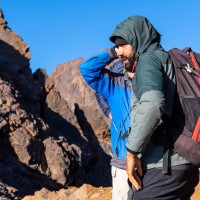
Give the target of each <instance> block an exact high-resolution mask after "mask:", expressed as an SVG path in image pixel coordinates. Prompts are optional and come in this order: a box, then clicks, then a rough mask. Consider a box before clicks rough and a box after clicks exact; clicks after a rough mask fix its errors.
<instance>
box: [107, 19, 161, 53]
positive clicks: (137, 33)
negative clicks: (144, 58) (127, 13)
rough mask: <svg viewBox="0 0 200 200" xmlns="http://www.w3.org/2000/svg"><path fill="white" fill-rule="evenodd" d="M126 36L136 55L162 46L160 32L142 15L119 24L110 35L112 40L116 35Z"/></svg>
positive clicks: (112, 40)
mask: <svg viewBox="0 0 200 200" xmlns="http://www.w3.org/2000/svg"><path fill="white" fill-rule="evenodd" d="M116 36H119V37H122V38H124V39H125V40H126V41H127V42H128V43H129V44H130V45H131V46H132V48H133V50H134V52H135V54H136V55H141V54H142V53H144V52H146V51H147V49H149V48H150V49H152V50H153V49H154V48H156V47H160V36H161V35H160V34H159V33H158V31H157V30H156V29H155V28H154V27H153V25H152V24H151V23H150V22H149V20H148V19H147V18H145V17H142V16H131V17H128V18H127V19H125V20H124V21H122V22H121V23H120V24H118V25H117V27H116V29H115V30H114V32H113V34H112V35H111V36H110V40H111V42H114V41H115V37H116Z"/></svg>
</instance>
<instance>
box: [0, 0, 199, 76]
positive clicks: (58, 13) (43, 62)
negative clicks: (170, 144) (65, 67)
mask: <svg viewBox="0 0 200 200" xmlns="http://www.w3.org/2000/svg"><path fill="white" fill-rule="evenodd" d="M0 8H1V9H2V10H3V13H4V18H5V20H6V21H7V22H8V27H10V28H11V29H12V30H13V31H15V32H16V33H17V34H18V35H20V36H21V37H22V39H23V40H24V41H25V43H26V44H27V45H29V47H30V51H31V54H32V56H31V61H30V67H31V68H32V71H33V72H34V71H35V70H36V69H37V68H45V69H46V71H47V73H48V74H51V73H52V71H53V70H54V69H55V68H56V66H57V65H58V64H63V63H66V62H68V61H70V60H74V59H76V58H79V57H83V58H87V57H89V56H90V55H93V54H94V53H95V52H97V51H99V50H101V49H103V48H106V47H112V46H113V44H112V43H111V42H110V41H109V36H110V35H111V34H112V32H113V30H114V29H115V27H116V25H117V24H118V23H119V22H121V21H122V20H124V19H125V18H127V17H129V16H132V15H142V16H145V17H147V18H148V19H149V20H150V21H151V22H152V24H153V25H154V27H155V28H156V29H157V30H158V31H159V32H160V33H161V34H162V45H163V47H164V48H165V49H166V50H169V49H170V48H173V47H177V48H180V49H181V48H183V47H186V46H191V47H193V50H195V51H198V52H200V37H199V35H200V12H199V10H200V1H199V0H192V1H188V0H162V1H161V0H153V1H150V0H137V1H136V0H96V1H95V0H73V1H70V0H0Z"/></svg>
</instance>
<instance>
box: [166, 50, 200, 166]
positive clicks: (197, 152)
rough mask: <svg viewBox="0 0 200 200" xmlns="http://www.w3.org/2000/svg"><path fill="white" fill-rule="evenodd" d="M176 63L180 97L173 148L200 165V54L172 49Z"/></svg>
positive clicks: (176, 106) (175, 108)
mask: <svg viewBox="0 0 200 200" xmlns="http://www.w3.org/2000/svg"><path fill="white" fill-rule="evenodd" d="M169 54H170V57H171V60H172V63H173V65H174V69H175V76H176V83H177V98H176V100H175V105H174V116H173V118H172V130H173V133H172V139H173V148H174V149H175V151H176V152H178V153H179V154H180V155H181V156H182V157H184V158H185V159H186V160H188V161H189V162H191V163H192V164H194V165H196V166H200V67H199V63H200V53H196V52H193V51H192V49H191V48H185V49H183V50H179V49H177V48H174V49H171V50H169Z"/></svg>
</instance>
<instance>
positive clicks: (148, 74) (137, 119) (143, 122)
mask: <svg viewBox="0 0 200 200" xmlns="http://www.w3.org/2000/svg"><path fill="white" fill-rule="evenodd" d="M116 36H119V37H122V38H123V39H125V40H126V41H127V42H128V43H129V44H130V45H131V46H132V48H133V50H134V53H135V55H136V59H137V61H138V62H137V66H136V72H135V75H134V79H133V81H132V89H133V96H132V106H133V107H134V108H133V109H132V113H131V118H132V119H131V120H132V121H131V132H130V134H129V136H128V140H127V145H126V147H127V150H128V151H130V152H136V153H141V154H140V156H141V160H142V164H143V168H144V169H146V168H147V169H149V168H154V167H162V162H163V160H162V157H163V146H162V145H156V144H155V143H154V142H153V141H152V139H151V136H152V134H153V133H154V131H155V130H156V129H157V127H158V125H159V124H161V123H162V116H163V115H164V114H165V115H167V116H171V115H172V110H173V102H174V96H175V74H174V71H173V67H172V65H171V60H170V57H169V54H168V53H167V52H166V51H164V49H163V48H162V47H161V45H160V37H161V36H160V34H159V33H158V32H157V30H156V29H155V28H154V27H153V25H152V24H151V23H150V22H149V21H148V19H146V18H145V17H142V16H132V17H129V18H127V19H126V20H124V21H123V22H121V23H120V24H119V25H117V27H116V29H115V30H114V32H113V34H112V35H111V37H110V40H111V41H112V42H114V41H115V37H116ZM185 163H187V161H186V160H185V159H184V158H182V157H181V156H180V155H178V154H177V153H174V152H173V151H171V164H172V166H174V165H179V164H185Z"/></svg>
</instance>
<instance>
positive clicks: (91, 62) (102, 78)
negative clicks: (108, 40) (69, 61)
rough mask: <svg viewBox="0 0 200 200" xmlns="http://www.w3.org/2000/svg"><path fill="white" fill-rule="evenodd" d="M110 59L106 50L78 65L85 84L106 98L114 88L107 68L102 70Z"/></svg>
mask: <svg viewBox="0 0 200 200" xmlns="http://www.w3.org/2000/svg"><path fill="white" fill-rule="evenodd" d="M110 61H111V58H110V56H109V54H108V51H107V50H106V51H103V52H101V53H99V54H97V55H95V56H93V57H91V58H89V59H88V60H85V61H84V62H83V63H82V64H81V65H80V72H81V74H82V76H83V78H84V79H85V81H86V82H87V84H88V85H89V86H90V87H91V88H93V89H94V90H95V91H96V92H98V93H100V94H101V95H103V97H104V98H106V99H108V98H109V97H110V95H111V93H112V92H113V91H112V90H113V88H114V86H113V80H112V78H111V77H110V75H109V70H104V68H105V66H106V65H107V64H108V63H110Z"/></svg>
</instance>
